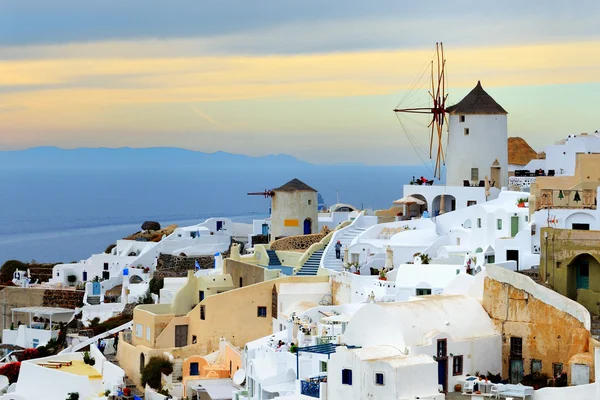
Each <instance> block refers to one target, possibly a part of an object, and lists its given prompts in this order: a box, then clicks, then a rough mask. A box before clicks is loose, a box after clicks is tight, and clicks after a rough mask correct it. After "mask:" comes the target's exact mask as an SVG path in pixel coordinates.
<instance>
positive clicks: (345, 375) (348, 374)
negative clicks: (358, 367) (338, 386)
mask: <svg viewBox="0 0 600 400" xmlns="http://www.w3.org/2000/svg"><path fill="white" fill-rule="evenodd" d="M342 385H352V370H351V369H343V370H342Z"/></svg>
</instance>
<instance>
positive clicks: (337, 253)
mask: <svg viewBox="0 0 600 400" xmlns="http://www.w3.org/2000/svg"><path fill="white" fill-rule="evenodd" d="M341 252H342V243H340V241H339V240H338V241H337V243H336V244H335V258H337V259H338V260H339V259H340V254H341Z"/></svg>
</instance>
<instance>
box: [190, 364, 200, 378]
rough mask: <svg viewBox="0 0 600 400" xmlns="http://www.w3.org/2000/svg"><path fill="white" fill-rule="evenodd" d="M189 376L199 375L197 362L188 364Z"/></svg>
mask: <svg viewBox="0 0 600 400" xmlns="http://www.w3.org/2000/svg"><path fill="white" fill-rule="evenodd" d="M190 375H191V376H198V375H200V373H199V371H198V363H197V362H193V363H190Z"/></svg>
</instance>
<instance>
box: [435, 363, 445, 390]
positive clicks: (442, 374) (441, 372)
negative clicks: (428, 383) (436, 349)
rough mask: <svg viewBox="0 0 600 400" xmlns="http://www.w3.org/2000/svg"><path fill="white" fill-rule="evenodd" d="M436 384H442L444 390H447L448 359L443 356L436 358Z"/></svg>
mask: <svg viewBox="0 0 600 400" xmlns="http://www.w3.org/2000/svg"><path fill="white" fill-rule="evenodd" d="M437 363H438V385H442V387H443V388H444V392H445V391H446V390H448V383H447V382H448V381H447V380H446V378H447V373H446V370H447V368H448V360H447V359H446V358H444V359H443V360H438V362H437Z"/></svg>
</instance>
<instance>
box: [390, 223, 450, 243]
mask: <svg viewBox="0 0 600 400" xmlns="http://www.w3.org/2000/svg"><path fill="white" fill-rule="evenodd" d="M437 238H438V235H437V233H436V232H435V228H427V229H415V230H408V231H402V232H399V233H396V234H395V235H394V236H392V237H391V238H390V241H389V245H390V246H392V247H394V246H415V245H430V244H431V243H433V242H434V241H435V240H436V239H437Z"/></svg>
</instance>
